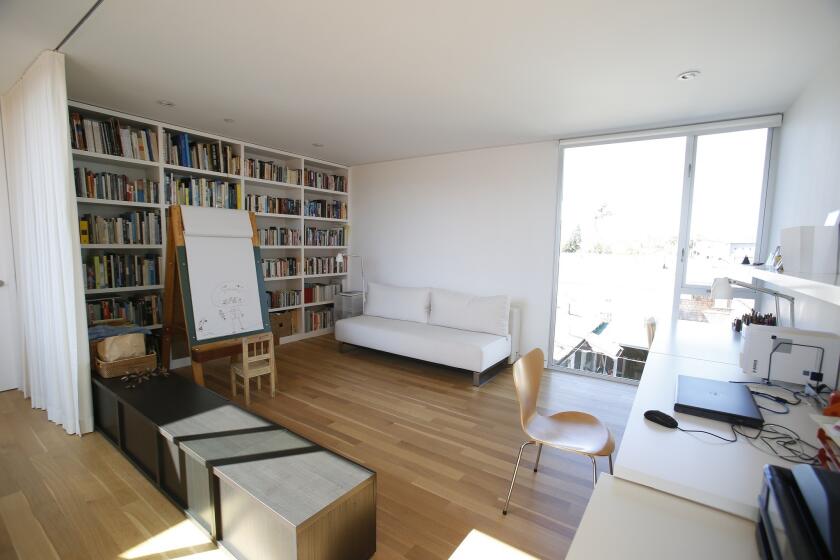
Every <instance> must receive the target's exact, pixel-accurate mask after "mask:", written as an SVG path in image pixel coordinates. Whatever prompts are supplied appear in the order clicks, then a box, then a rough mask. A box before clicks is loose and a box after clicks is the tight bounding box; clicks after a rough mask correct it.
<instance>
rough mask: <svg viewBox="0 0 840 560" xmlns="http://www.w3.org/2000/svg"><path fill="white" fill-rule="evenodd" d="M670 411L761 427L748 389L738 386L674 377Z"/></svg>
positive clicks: (753, 400) (761, 422)
mask: <svg viewBox="0 0 840 560" xmlns="http://www.w3.org/2000/svg"><path fill="white" fill-rule="evenodd" d="M674 410H675V411H676V412H683V413H685V414H691V415H692V416H701V417H703V418H711V419H712V420H720V421H721V422H726V423H727V424H737V425H741V426H747V427H749V428H760V427H762V426H763V425H764V418H763V417H762V416H761V411H760V410H759V409H758V405H757V404H755V399H754V398H753V395H752V393H750V389H749V387H747V386H746V385H742V384H740V383H729V382H727V381H716V380H714V379H703V378H701V377H690V376H688V375H678V376H677V398H676V401H675V402H674Z"/></svg>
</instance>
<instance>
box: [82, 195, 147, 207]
mask: <svg viewBox="0 0 840 560" xmlns="http://www.w3.org/2000/svg"><path fill="white" fill-rule="evenodd" d="M76 202H77V203H79V204H81V205H87V204H93V205H96V206H115V207H116V206H119V207H127V208H151V209H153V210H157V209H159V208H160V204H158V203H156V202H132V201H129V200H107V199H104V198H85V197H81V196H77V197H76Z"/></svg>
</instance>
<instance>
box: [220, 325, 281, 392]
mask: <svg viewBox="0 0 840 560" xmlns="http://www.w3.org/2000/svg"><path fill="white" fill-rule="evenodd" d="M263 375H268V376H269V382H270V383H271V396H272V397H274V393H275V373H274V335H273V334H272V333H270V332H268V333H262V334H257V335H254V336H248V337H245V338H243V339H242V354H241V355H240V356H239V357H238V358H233V359H232V360H231V363H230V390H231V392H232V393H233V396H234V397H235V396H236V384H237V382H238V380H237V377H241V378H242V386H243V389H244V392H245V405H246V406H250V405H251V379H253V378H255V377H256V378H257V390H258V391H259V390H261V389H262V383H261V379H260V378H261V377H262V376H263Z"/></svg>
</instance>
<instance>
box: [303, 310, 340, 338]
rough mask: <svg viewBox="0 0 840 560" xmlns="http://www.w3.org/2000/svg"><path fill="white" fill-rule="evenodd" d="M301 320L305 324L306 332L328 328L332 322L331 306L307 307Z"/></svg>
mask: <svg viewBox="0 0 840 560" xmlns="http://www.w3.org/2000/svg"><path fill="white" fill-rule="evenodd" d="M303 320H304V323H305V325H306V332H312V331H318V330H321V329H328V328H330V327H332V326H333V324H334V319H333V310H332V307H326V308H319V309H318V310H314V309H307V310H306V313H304V319H303Z"/></svg>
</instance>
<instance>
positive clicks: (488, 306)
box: [429, 288, 510, 336]
mask: <svg viewBox="0 0 840 560" xmlns="http://www.w3.org/2000/svg"><path fill="white" fill-rule="evenodd" d="M431 292H432V293H431V304H432V310H431V314H430V315H429V323H430V324H432V325H439V326H441V327H450V328H453V329H462V330H465V331H475V332H484V333H490V334H495V335H498V336H507V335H508V334H509V333H510V331H509V330H508V321H509V317H510V298H509V297H508V296H489V297H479V296H473V295H470V294H463V293H460V292H453V291H451V290H440V289H437V288H434V289H432V290H431Z"/></svg>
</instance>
